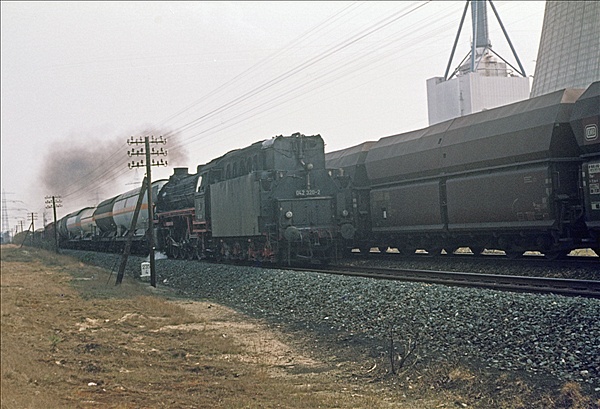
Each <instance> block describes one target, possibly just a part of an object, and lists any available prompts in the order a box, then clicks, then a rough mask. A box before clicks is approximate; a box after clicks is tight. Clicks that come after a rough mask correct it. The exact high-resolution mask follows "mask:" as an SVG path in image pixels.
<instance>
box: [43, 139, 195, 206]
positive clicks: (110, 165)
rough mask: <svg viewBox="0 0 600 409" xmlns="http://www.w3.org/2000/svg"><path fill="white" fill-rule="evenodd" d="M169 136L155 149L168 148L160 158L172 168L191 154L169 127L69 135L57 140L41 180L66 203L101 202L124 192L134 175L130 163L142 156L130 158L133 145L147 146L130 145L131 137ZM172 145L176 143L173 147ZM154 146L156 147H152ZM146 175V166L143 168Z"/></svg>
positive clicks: (45, 189) (45, 190)
mask: <svg viewBox="0 0 600 409" xmlns="http://www.w3.org/2000/svg"><path fill="white" fill-rule="evenodd" d="M161 135H165V137H166V139H167V144H166V145H156V147H155V148H158V149H160V148H161V147H162V148H163V149H166V150H167V152H168V156H166V157H162V156H161V157H157V158H156V160H160V159H163V160H166V161H168V163H169V166H168V167H172V166H173V165H176V164H177V163H178V162H179V163H182V162H185V161H186V160H187V154H186V152H185V150H184V149H183V148H177V146H181V144H180V143H178V141H177V139H178V135H177V134H173V133H170V132H169V131H168V130H152V129H151V128H145V129H143V130H137V131H133V132H128V133H123V134H119V135H113V136H108V137H107V136H106V135H99V134H90V133H77V134H72V135H69V136H68V137H67V138H65V139H64V140H63V141H60V142H57V143H55V144H54V145H53V147H52V149H51V150H49V151H48V153H47V155H46V157H45V158H44V161H43V163H44V164H45V165H44V166H43V168H42V170H41V175H40V180H41V182H42V187H43V189H44V192H49V193H46V194H52V195H60V196H62V198H63V204H65V205H66V204H67V202H68V203H69V206H68V207H70V208H72V207H73V206H79V207H87V206H94V205H96V204H98V202H99V201H102V200H104V199H108V198H110V197H112V196H114V195H117V194H120V193H123V192H125V191H127V190H129V189H123V186H124V183H125V181H126V180H127V179H129V178H131V173H130V170H129V168H128V163H130V162H131V160H132V159H135V160H136V162H137V161H138V160H141V159H142V157H134V158H132V157H129V156H128V155H127V152H128V151H129V150H131V149H133V148H136V149H137V148H143V147H144V146H143V145H137V146H128V145H127V140H128V139H130V138H131V137H132V136H133V138H134V139H138V138H139V137H143V136H155V137H156V138H158V137H159V136H161ZM169 146H173V149H170V148H169ZM151 148H152V147H151ZM140 172H141V174H142V175H143V174H145V168H141V169H140Z"/></svg>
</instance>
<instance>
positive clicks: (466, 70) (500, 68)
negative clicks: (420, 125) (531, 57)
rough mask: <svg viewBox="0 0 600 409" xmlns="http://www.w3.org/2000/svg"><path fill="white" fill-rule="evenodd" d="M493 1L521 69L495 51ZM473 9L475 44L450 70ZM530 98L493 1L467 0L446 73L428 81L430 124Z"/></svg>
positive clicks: (525, 82)
mask: <svg viewBox="0 0 600 409" xmlns="http://www.w3.org/2000/svg"><path fill="white" fill-rule="evenodd" d="M487 3H489V4H490V6H491V8H492V10H493V12H494V14H495V16H496V19H497V20H498V23H499V24H500V27H501V28H502V31H503V32H504V36H505V37H506V40H507V41H508V44H509V46H510V49H511V50H512V52H513V55H514V57H515V59H516V63H517V65H518V68H516V67H514V66H513V65H511V64H510V63H509V62H508V61H507V60H505V59H504V58H503V57H502V56H500V55H499V54H497V53H496V52H494V50H493V49H492V43H491V41H490V38H489V35H488V18H487V8H486V6H487ZM469 6H470V8H471V24H472V38H473V40H472V44H471V49H470V51H469V53H468V54H467V55H466V56H465V57H464V58H463V60H462V61H461V62H460V64H459V65H458V67H457V68H456V69H455V70H454V71H453V72H452V74H450V75H448V74H449V73H450V67H451V65H452V59H453V58H454V52H455V51H456V45H457V43H458V39H459V37H460V33H461V31H462V26H463V23H464V20H465V16H466V14H467V11H468V9H469ZM528 97H529V79H528V78H527V76H526V74H525V70H524V69H523V66H522V65H521V62H520V60H519V57H518V56H517V53H516V52H515V49H514V47H513V45H512V42H511V41H510V38H509V37H508V33H507V32H506V30H505V28H504V25H503V24H502V21H501V20H500V16H499V15H498V12H497V11H496V7H495V6H494V4H493V3H492V1H491V0H487V1H486V0H474V1H467V3H466V5H465V8H464V11H463V15H462V18H461V21H460V25H459V27H458V32H457V34H456V39H455V40H454V46H453V47H452V53H451V55H450V60H449V61H448V66H447V68H446V73H445V75H444V76H443V77H433V78H430V79H428V80H427V107H428V112H429V125H433V124H436V123H439V122H443V121H446V120H449V119H452V118H457V117H459V116H463V115H468V114H471V113H474V112H479V111H483V110H486V109H490V108H495V107H498V106H502V105H506V104H510V103H512V102H516V101H520V100H523V99H527V98H528Z"/></svg>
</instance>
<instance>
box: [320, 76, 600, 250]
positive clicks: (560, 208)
mask: <svg viewBox="0 0 600 409" xmlns="http://www.w3.org/2000/svg"><path fill="white" fill-rule="evenodd" d="M599 95H600V82H595V83H593V84H592V85H591V86H590V87H589V88H587V90H582V89H565V90H562V91H557V92H554V93H551V94H548V95H543V96H540V97H537V98H533V99H529V100H524V101H521V102H517V103H514V104H510V105H507V106H503V107H499V108H495V109H490V110H487V111H483V112H479V113H475V114H471V115H468V116H464V117H459V118H455V119H452V120H448V121H446V122H442V123H439V124H435V125H433V126H430V127H428V128H425V129H420V130H416V131H412V132H408V133H403V134H398V135H392V136H388V137H384V138H381V139H379V140H377V141H370V142H365V143H362V144H360V145H357V146H353V147H350V148H347V149H343V150H339V151H336V152H331V153H328V154H327V155H326V161H327V167H328V168H330V169H338V170H339V171H340V172H343V173H344V174H345V175H347V176H348V177H350V179H351V187H350V190H351V192H352V193H351V195H350V196H351V201H352V217H353V218H352V224H353V226H355V228H356V229H357V231H356V234H355V235H354V241H353V246H354V247H358V248H360V249H361V252H368V250H369V249H370V248H372V247H379V248H380V249H381V250H383V249H387V248H388V247H392V248H397V249H398V250H399V251H400V252H401V253H402V252H404V253H414V252H415V250H416V249H425V250H427V251H428V253H430V254H440V253H441V251H442V250H443V249H444V250H446V252H448V253H451V252H454V251H455V250H456V249H457V248H459V247H470V249H471V250H472V252H473V253H475V254H480V253H481V252H482V251H483V250H484V249H499V250H503V251H505V252H506V254H507V255H508V256H511V257H512V256H519V255H522V254H523V253H524V252H525V251H539V252H541V253H544V254H545V255H546V257H549V258H555V257H559V256H563V255H565V254H567V253H569V252H570V251H572V250H573V249H576V248H582V247H583V248H592V249H594V250H595V251H596V253H598V254H599V255H600V136H599V135H598V128H599V116H600V114H599V112H600V96H599Z"/></svg>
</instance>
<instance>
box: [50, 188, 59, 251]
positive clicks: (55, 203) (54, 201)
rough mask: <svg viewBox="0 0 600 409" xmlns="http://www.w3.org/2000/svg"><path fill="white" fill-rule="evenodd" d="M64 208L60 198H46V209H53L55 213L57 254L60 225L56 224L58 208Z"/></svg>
mask: <svg viewBox="0 0 600 409" xmlns="http://www.w3.org/2000/svg"><path fill="white" fill-rule="evenodd" d="M61 206H62V201H61V198H60V196H46V209H49V208H52V209H53V212H54V246H55V250H56V252H57V253H59V249H58V225H57V224H56V208H57V207H61Z"/></svg>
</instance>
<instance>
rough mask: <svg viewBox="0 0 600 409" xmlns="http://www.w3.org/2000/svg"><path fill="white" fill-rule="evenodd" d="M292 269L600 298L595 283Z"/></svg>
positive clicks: (445, 273)
mask: <svg viewBox="0 0 600 409" xmlns="http://www.w3.org/2000/svg"><path fill="white" fill-rule="evenodd" d="M289 269H291V270H296V271H312V272H318V273H326V274H338V275H349V276H355V277H367V278H376V279H383V280H396V281H411V282H421V283H428V284H443V285H448V286H463V287H475V288H487V289H494V290H502V291H514V292H530V293H546V294H560V295H565V296H571V297H574V296H581V297H590V298H600V281H596V280H574V279H564V278H547V277H525V276H515V275H497V274H479V273H463V272H453V271H433V270H417V269H406V268H401V269H394V268H379V267H352V266H332V267H326V268H324V267H321V268H306V267H302V268H300V267H291V268H289Z"/></svg>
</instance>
